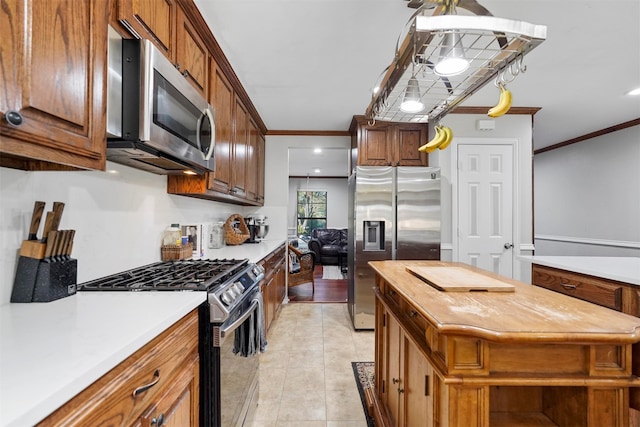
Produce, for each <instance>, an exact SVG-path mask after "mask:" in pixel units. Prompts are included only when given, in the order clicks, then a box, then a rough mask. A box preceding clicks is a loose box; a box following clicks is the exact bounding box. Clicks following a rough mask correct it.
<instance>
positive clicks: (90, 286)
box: [78, 259, 249, 291]
mask: <svg viewBox="0 0 640 427" xmlns="http://www.w3.org/2000/svg"><path fill="white" fill-rule="evenodd" d="M248 264H249V260H248V259H214V260H209V259H204V260H203V259H197V260H180V261H165V262H156V263H153V264H149V265H145V266H142V267H137V268H134V269H131V270H127V271H123V272H121V273H116V274H113V275H110V276H106V277H102V278H100V279H96V280H91V281H89V282H85V283H81V284H79V285H78V291H143V290H154V291H211V290H213V289H214V288H215V287H216V286H218V285H221V284H223V283H225V282H226V281H227V280H228V279H229V278H231V277H232V276H234V275H235V274H237V273H238V272H240V271H241V270H243V269H244V268H246V267H247V266H248Z"/></svg>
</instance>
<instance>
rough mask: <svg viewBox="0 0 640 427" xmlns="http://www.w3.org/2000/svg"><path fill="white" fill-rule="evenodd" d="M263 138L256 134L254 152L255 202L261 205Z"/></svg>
mask: <svg viewBox="0 0 640 427" xmlns="http://www.w3.org/2000/svg"><path fill="white" fill-rule="evenodd" d="M265 144H266V143H265V138H264V135H262V133H260V132H257V151H256V158H257V159H256V168H257V169H256V173H255V175H256V180H257V182H256V202H258V204H260V205H262V204H263V203H264V175H265V164H264V156H265V150H266V146H265Z"/></svg>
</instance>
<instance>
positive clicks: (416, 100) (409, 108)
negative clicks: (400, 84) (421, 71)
mask: <svg viewBox="0 0 640 427" xmlns="http://www.w3.org/2000/svg"><path fill="white" fill-rule="evenodd" d="M400 110H402V111H404V112H405V113H419V112H420V111H422V110H424V104H423V103H422V101H420V85H419V84H418V79H416V76H415V74H414V75H412V76H411V78H410V79H409V83H407V87H406V89H405V91H404V96H403V98H402V104H400Z"/></svg>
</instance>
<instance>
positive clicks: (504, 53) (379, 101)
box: [365, 0, 547, 123]
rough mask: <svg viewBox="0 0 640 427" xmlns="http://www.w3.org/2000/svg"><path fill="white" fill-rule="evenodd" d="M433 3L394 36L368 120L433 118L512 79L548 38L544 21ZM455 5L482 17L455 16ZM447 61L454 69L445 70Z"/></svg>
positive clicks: (449, 1)
mask: <svg viewBox="0 0 640 427" xmlns="http://www.w3.org/2000/svg"><path fill="white" fill-rule="evenodd" d="M454 3H455V6H454ZM425 4H427V2H425ZM433 4H434V2H429V3H428V5H429V6H430V7H431V8H429V7H422V8H420V9H418V10H417V11H416V12H415V13H414V14H413V16H412V17H411V18H410V19H409V21H408V22H407V25H406V26H405V28H408V29H405V30H403V32H402V33H401V35H400V37H399V38H398V42H397V44H396V53H395V55H394V59H393V61H392V62H391V64H390V65H389V66H388V67H387V68H386V69H385V70H384V71H383V72H382V74H381V78H378V79H377V81H376V83H375V85H374V86H375V88H376V89H377V90H375V91H372V95H371V102H370V103H369V106H368V107H367V110H366V112H365V116H366V117H367V118H368V119H369V123H375V121H376V120H385V121H390V122H405V123H407V122H416V121H418V122H422V123H425V122H438V121H439V120H441V119H442V118H443V117H444V116H445V115H446V114H448V113H449V112H451V111H452V110H453V109H455V108H456V107H457V106H458V105H459V104H460V103H462V102H463V101H464V100H465V99H467V98H469V97H470V96H471V95H473V94H474V93H476V92H477V91H478V90H480V89H481V88H482V87H484V86H485V85H486V84H488V83H490V82H492V81H494V80H495V78H496V77H500V78H502V79H505V78H506V79H507V80H508V81H512V80H513V79H515V77H516V76H517V75H519V74H520V73H521V72H524V70H525V69H526V66H524V65H523V57H524V56H525V55H526V54H528V53H529V52H530V51H531V50H533V49H534V48H536V47H537V46H538V45H539V44H540V43H542V42H543V41H544V40H545V39H546V36H547V27H546V26H544V25H536V24H531V23H528V22H523V21H515V20H511V19H503V18H497V17H494V16H492V15H491V13H490V12H489V11H487V10H486V9H485V8H484V7H482V6H481V5H479V4H478V3H477V1H474V0H469V1H466V2H462V1H459V2H457V1H455V0H443V2H442V3H440V4H439V5H437V6H436V7H433ZM454 7H457V8H458V9H466V10H467V11H470V12H471V13H480V14H481V15H482V16H476V15H458V14H456V13H455V9H454ZM450 60H451V61H453V63H454V64H455V63H456V62H457V63H458V64H459V65H458V67H457V68H456V67H453V68H448V67H447V65H449V64H448V61H450ZM378 88H379V89H378ZM416 94H419V97H417V98H416ZM408 100H409V101H416V100H418V101H419V103H420V104H422V107H421V108H419V107H418V102H411V103H409V104H407V102H406V101H408ZM411 106H413V108H411Z"/></svg>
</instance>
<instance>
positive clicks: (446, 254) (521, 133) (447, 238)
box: [429, 114, 533, 283]
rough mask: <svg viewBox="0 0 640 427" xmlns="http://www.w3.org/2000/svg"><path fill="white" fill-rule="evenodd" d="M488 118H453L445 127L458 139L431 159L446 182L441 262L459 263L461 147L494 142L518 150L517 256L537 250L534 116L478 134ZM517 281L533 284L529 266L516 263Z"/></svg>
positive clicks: (511, 118)
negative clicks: (458, 165)
mask: <svg viewBox="0 0 640 427" xmlns="http://www.w3.org/2000/svg"><path fill="white" fill-rule="evenodd" d="M487 119H488V117H487V116H486V115H484V114H449V115H448V116H447V117H446V118H445V119H444V120H443V123H442V124H443V125H445V126H448V127H450V128H451V129H452V130H453V134H454V139H453V142H452V143H451V145H450V146H449V148H447V149H446V150H444V151H440V150H436V151H435V152H433V153H431V154H430V155H429V166H440V168H441V177H442V178H441V179H442V181H441V182H442V196H441V203H442V250H441V258H442V260H445V261H457V259H455V253H454V249H455V247H454V245H455V240H454V236H455V233H454V230H453V225H454V222H453V218H454V214H455V212H453V211H452V209H453V205H454V204H453V199H452V197H454V194H455V191H454V189H453V183H454V182H455V179H454V175H455V174H456V171H457V168H456V167H455V165H456V161H457V156H456V153H457V146H458V143H459V142H464V143H465V144H473V143H477V144H490V143H491V142H492V141H496V140H500V141H501V142H509V141H515V145H514V150H515V158H516V159H517V162H516V164H515V165H514V176H515V180H516V182H515V183H514V198H515V200H516V206H517V208H516V212H515V213H514V230H513V236H514V245H515V248H514V249H515V253H514V254H515V255H530V254H531V253H532V250H533V231H532V224H533V217H532V212H533V206H532V200H533V196H532V191H533V190H532V184H533V183H532V164H531V163H532V162H531V157H532V147H533V142H532V121H531V116H530V115H506V116H502V117H500V118H497V119H494V124H495V129H493V130H482V131H481V130H477V128H476V123H477V121H478V120H487ZM513 277H514V278H515V279H517V280H521V281H523V282H526V283H529V282H530V278H531V271H530V267H529V265H528V264H523V263H520V262H518V261H517V260H515V261H514V267H513Z"/></svg>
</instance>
